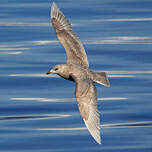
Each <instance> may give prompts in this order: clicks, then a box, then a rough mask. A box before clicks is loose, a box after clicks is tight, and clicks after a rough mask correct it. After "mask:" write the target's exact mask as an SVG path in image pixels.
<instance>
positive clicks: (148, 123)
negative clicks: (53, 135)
mask: <svg viewBox="0 0 152 152" xmlns="http://www.w3.org/2000/svg"><path fill="white" fill-rule="evenodd" d="M128 127H152V121H145V122H133V123H117V124H105V125H101V128H128ZM86 129H87V128H86V127H81V128H39V129H38V130H54V131H71V130H86Z"/></svg>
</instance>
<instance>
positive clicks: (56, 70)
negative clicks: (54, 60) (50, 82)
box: [46, 64, 64, 75]
mask: <svg viewBox="0 0 152 152" xmlns="http://www.w3.org/2000/svg"><path fill="white" fill-rule="evenodd" d="M63 72H64V65H63V64H59V65H55V66H54V67H53V68H52V69H51V70H50V71H48V72H47V73H46V74H47V75H48V74H50V73H54V74H58V75H60V74H62V73H63Z"/></svg>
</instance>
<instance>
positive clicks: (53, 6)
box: [50, 2, 58, 18]
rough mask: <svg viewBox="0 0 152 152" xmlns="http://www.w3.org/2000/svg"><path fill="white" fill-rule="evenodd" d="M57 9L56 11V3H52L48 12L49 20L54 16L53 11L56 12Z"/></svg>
mask: <svg viewBox="0 0 152 152" xmlns="http://www.w3.org/2000/svg"><path fill="white" fill-rule="evenodd" d="M57 9H58V7H57V5H56V3H55V2H53V3H52V6H51V12H50V16H51V18H52V17H53V16H54V15H53V14H54V12H55V10H57Z"/></svg>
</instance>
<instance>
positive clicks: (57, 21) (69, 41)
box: [51, 3, 89, 67]
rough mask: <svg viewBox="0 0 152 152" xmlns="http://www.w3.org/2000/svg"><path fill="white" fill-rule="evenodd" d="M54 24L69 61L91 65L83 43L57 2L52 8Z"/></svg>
mask: <svg viewBox="0 0 152 152" xmlns="http://www.w3.org/2000/svg"><path fill="white" fill-rule="evenodd" d="M51 19H52V26H53V27H54V30H55V31H56V35H57V37H58V39H59V41H60V42H61V44H62V45H63V47H64V48H65V50H66V55H67V63H74V64H78V65H81V66H84V67H89V64H88V60H87V55H86V52H85V50H84V48H83V45H82V43H81V42H80V40H79V39H78V37H77V36H76V35H75V34H74V32H73V31H72V26H71V24H70V23H69V21H68V20H67V19H66V17H65V16H64V14H63V13H62V12H61V11H60V10H59V8H58V7H57V5H56V4H55V3H53V4H52V8H51Z"/></svg>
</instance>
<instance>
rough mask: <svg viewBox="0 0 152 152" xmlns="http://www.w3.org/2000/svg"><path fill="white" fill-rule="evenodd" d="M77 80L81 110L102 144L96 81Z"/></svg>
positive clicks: (87, 123)
mask: <svg viewBox="0 0 152 152" xmlns="http://www.w3.org/2000/svg"><path fill="white" fill-rule="evenodd" d="M75 81H76V91H75V94H76V99H77V101H78V107H79V111H80V113H81V115H82V117H83V120H84V122H85V124H86V126H87V128H88V130H89V132H90V134H91V135H92V136H93V138H94V139H95V140H96V141H97V142H98V143H99V144H101V139H100V115H99V112H98V109H97V91H96V87H95V85H94V83H93V82H92V81H91V80H89V79H86V80H75Z"/></svg>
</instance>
